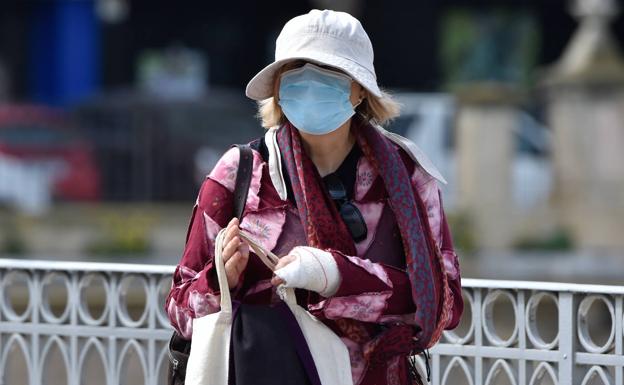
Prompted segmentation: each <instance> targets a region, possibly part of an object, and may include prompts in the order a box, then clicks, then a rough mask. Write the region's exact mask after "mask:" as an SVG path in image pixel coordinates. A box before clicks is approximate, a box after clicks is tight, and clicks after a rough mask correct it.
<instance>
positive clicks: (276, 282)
mask: <svg viewBox="0 0 624 385" xmlns="http://www.w3.org/2000/svg"><path fill="white" fill-rule="evenodd" d="M282 283H285V282H284V280H283V279H281V278H280V277H278V276H277V275H276V276H274V277H273V278H271V284H272V285H273V286H279V285H281V284H282Z"/></svg>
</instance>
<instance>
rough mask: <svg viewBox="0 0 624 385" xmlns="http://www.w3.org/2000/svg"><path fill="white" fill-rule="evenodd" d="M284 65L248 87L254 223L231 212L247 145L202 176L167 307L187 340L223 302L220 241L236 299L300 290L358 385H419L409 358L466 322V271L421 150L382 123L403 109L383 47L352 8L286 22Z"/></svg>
mask: <svg viewBox="0 0 624 385" xmlns="http://www.w3.org/2000/svg"><path fill="white" fill-rule="evenodd" d="M275 57H276V60H275V62H274V63H272V64H270V65H269V66H267V67H266V68H264V69H263V70H262V71H260V72H259V73H258V74H257V75H256V76H255V77H254V78H253V79H252V80H251V81H250V82H249V84H248V86H247V90H246V93H247V96H249V97H250V98H252V99H254V100H258V101H259V106H260V107H259V115H260V117H261V119H262V123H263V126H265V127H266V128H268V131H267V132H266V134H265V136H264V137H263V138H260V139H258V140H255V141H253V142H252V143H251V146H252V148H253V149H254V150H253V155H254V157H253V171H252V179H251V185H250V190H249V195H248V198H247V201H246V206H245V211H244V213H243V215H242V219H241V220H239V219H237V218H231V214H230V213H231V212H232V200H233V198H232V195H233V189H234V180H235V176H236V171H237V168H238V158H239V153H238V150H237V149H235V148H233V149H231V150H229V151H228V152H226V153H225V155H224V156H223V157H222V158H221V160H220V161H219V162H218V163H217V165H216V166H215V168H214V169H213V171H212V172H211V173H210V174H209V175H208V176H207V178H206V180H205V181H204V183H203V185H202V187H201V189H200V192H199V196H198V199H197V202H196V204H195V208H194V210H193V217H192V219H191V224H190V227H189V232H188V235H187V243H186V247H185V250H184V254H183V256H182V260H181V262H180V264H179V266H178V268H177V269H176V272H175V274H174V281H173V286H172V289H171V292H170V294H169V297H168V299H167V304H166V309H167V312H168V314H169V317H170V319H171V322H172V324H173V326H174V327H175V328H176V329H177V330H178V331H179V332H180V333H181V334H182V335H183V336H185V337H186V338H190V337H191V334H192V319H193V318H195V317H201V316H204V315H206V314H209V313H213V312H216V311H218V310H219V292H218V284H217V282H216V275H215V274H214V266H213V254H214V250H213V248H214V240H215V236H216V235H217V233H218V232H219V230H220V229H221V228H223V227H227V232H226V238H225V242H224V245H225V246H224V249H223V256H224V260H225V268H226V273H227V277H228V283H229V286H230V289H231V291H232V293H233V295H234V298H235V299H238V300H240V301H242V302H244V303H262V304H268V303H271V302H272V301H276V298H277V296H276V294H275V288H276V286H277V285H280V284H284V285H285V286H289V287H294V288H297V299H298V302H299V304H300V305H302V306H304V307H307V308H308V309H309V310H310V311H311V312H312V313H313V314H314V315H316V316H317V317H318V318H319V319H321V320H322V321H323V322H324V323H325V324H326V325H328V326H329V327H330V328H331V329H332V330H333V331H334V332H336V333H337V334H338V335H339V336H340V337H341V339H342V340H343V341H344V343H345V344H346V346H347V348H348V349H349V354H350V357H351V370H352V373H353V380H354V383H355V384H363V385H368V384H371V385H372V384H376V385H379V384H410V383H420V379H419V378H416V377H417V374H416V375H415V374H414V373H411V372H410V365H409V361H408V357H409V355H410V354H413V353H415V352H420V351H422V350H424V349H426V348H428V347H430V346H432V345H433V344H434V343H435V342H437V341H438V339H439V338H440V335H441V332H442V331H443V330H444V329H452V328H454V327H455V326H456V325H457V324H458V322H459V319H460V316H461V313H462V310H463V301H462V296H461V286H460V276H459V265H458V261H457V256H456V254H455V252H454V251H453V246H452V243H451V238H450V234H449V229H448V225H447V222H446V218H445V215H444V211H443V209H442V203H441V199H440V191H439V189H438V185H437V182H436V179H438V180H443V179H442V178H441V176H440V175H439V174H438V173H437V171H436V170H435V169H434V168H433V167H432V166H431V165H430V163H429V162H428V161H427V160H426V158H424V156H423V155H422V154H421V153H420V151H419V150H418V149H417V148H416V147H415V145H414V144H413V143H411V142H409V141H407V140H406V139H404V138H401V137H399V136H397V135H394V134H391V133H389V132H387V131H385V130H384V129H383V128H381V127H380V126H379V125H378V123H379V124H381V123H384V122H387V121H388V120H389V119H391V118H393V117H395V116H396V115H397V114H398V107H397V104H396V103H395V102H394V101H393V100H392V99H391V98H390V97H389V96H388V95H387V94H386V93H384V92H382V91H381V90H380V89H379V87H378V86H377V82H376V76H375V71H374V67H373V50H372V45H371V42H370V40H369V38H368V36H367V35H366V32H364V30H363V28H362V26H361V25H360V23H359V22H358V21H357V20H356V19H355V18H353V17H352V16H350V15H349V14H346V13H343V12H333V11H327V10H326V11H318V10H313V11H311V12H310V13H308V14H306V15H302V16H298V17H295V18H293V19H292V20H290V21H289V22H288V23H286V25H285V26H284V28H283V30H282V32H281V34H280V35H279V37H278V38H277V42H276V54H275ZM240 229H243V230H245V231H246V232H248V233H249V234H251V236H253V237H254V238H255V239H256V240H257V241H258V242H260V243H261V244H262V245H263V246H264V247H265V248H266V249H267V250H272V251H273V252H274V253H275V254H277V255H279V256H283V257H282V258H281V259H280V262H279V264H278V266H277V269H276V271H275V274H274V275H273V274H272V273H271V272H270V271H269V270H268V269H267V268H265V267H264V265H262V263H261V262H259V261H258V259H257V258H255V257H252V256H250V252H249V246H248V245H247V244H246V243H245V242H244V241H242V240H241V238H240V237H239V236H238V232H239V230H240Z"/></svg>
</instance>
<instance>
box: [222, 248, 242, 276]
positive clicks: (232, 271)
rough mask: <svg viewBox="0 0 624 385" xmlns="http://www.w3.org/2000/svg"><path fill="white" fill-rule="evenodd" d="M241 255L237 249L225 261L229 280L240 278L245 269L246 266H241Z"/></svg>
mask: <svg viewBox="0 0 624 385" xmlns="http://www.w3.org/2000/svg"><path fill="white" fill-rule="evenodd" d="M240 259H241V255H240V253H239V252H238V251H237V252H236V253H234V254H233V255H232V257H231V258H230V259H229V260H228V261H227V262H226V263H225V270H226V273H227V276H228V282H229V281H232V280H238V277H239V276H240V273H241V272H242V271H243V268H244V266H240V265H241V264H240Z"/></svg>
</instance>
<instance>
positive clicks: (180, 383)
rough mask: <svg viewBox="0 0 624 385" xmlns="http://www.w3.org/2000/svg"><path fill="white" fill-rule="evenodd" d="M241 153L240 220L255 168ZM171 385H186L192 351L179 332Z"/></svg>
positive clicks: (245, 150) (244, 150)
mask: <svg viewBox="0 0 624 385" xmlns="http://www.w3.org/2000/svg"><path fill="white" fill-rule="evenodd" d="M236 147H238V149H239V151H240V161H239V165H238V171H237V173H236V184H235V186H234V213H233V214H234V216H235V217H236V218H239V219H240V217H241V216H242V214H243V210H244V208H245V201H246V200H247V193H248V192H249V184H250V183H251V171H252V168H253V153H252V151H251V147H249V145H246V144H245V145H236ZM168 349H169V373H168V383H169V385H184V379H185V377H186V363H187V362H188V358H189V353H190V351H191V341H190V340H187V339H184V338H183V337H182V336H181V335H180V334H178V332H175V331H174V332H173V335H172V336H171V339H170V340H169V347H168Z"/></svg>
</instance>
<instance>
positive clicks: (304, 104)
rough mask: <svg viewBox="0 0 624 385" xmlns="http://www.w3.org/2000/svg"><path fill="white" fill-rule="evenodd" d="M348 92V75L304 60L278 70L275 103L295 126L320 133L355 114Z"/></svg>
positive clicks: (333, 128) (326, 132) (326, 131)
mask: <svg viewBox="0 0 624 385" xmlns="http://www.w3.org/2000/svg"><path fill="white" fill-rule="evenodd" d="M350 96H351V78H350V77H348V76H347V75H343V74H341V73H338V72H335V71H330V70H325V69H322V68H319V67H317V66H315V65H313V64H310V63H308V64H306V65H304V66H303V67H300V68H297V69H294V70H290V71H286V72H284V73H283V74H282V78H281V81H280V88H279V102H278V103H279V105H280V106H281V107H282V111H284V115H286V117H287V118H288V120H289V121H290V122H291V123H292V124H293V125H294V126H295V127H296V128H297V129H299V130H300V131H303V132H305V133H308V134H312V135H323V134H328V133H330V132H332V131H335V130H337V129H338V127H340V126H341V125H342V124H343V123H344V122H346V121H347V120H349V118H351V117H352V116H353V115H354V114H355V111H354V109H353V105H352V104H351V99H350Z"/></svg>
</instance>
